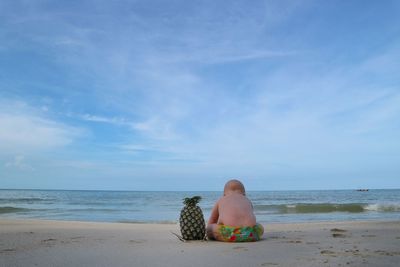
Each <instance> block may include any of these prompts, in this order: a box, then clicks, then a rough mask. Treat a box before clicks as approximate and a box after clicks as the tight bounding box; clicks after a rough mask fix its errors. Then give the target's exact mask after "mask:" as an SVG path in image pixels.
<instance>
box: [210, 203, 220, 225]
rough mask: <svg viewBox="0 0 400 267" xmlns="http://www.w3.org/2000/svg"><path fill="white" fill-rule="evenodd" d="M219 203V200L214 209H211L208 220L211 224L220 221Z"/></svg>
mask: <svg viewBox="0 0 400 267" xmlns="http://www.w3.org/2000/svg"><path fill="white" fill-rule="evenodd" d="M218 203H219V201H217V203H215V205H214V207H213V209H212V210H211V215H210V219H209V220H208V224H209V225H210V224H214V223H218V218H219V212H218Z"/></svg>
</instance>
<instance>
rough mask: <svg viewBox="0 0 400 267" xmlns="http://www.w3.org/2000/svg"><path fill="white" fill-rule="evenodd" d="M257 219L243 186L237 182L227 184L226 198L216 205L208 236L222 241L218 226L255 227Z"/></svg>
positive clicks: (232, 181)
mask: <svg viewBox="0 0 400 267" xmlns="http://www.w3.org/2000/svg"><path fill="white" fill-rule="evenodd" d="M256 223H257V222H256V217H255V215H254V212H253V205H252V204H251V202H250V200H249V199H248V198H247V197H246V195H245V189H244V186H243V184H242V183H241V182H240V181H237V180H231V181H229V182H227V183H226V185H225V188H224V196H223V197H221V198H220V199H219V200H218V201H217V203H216V204H215V205H214V207H213V209H212V211H211V215H210V219H209V220H208V224H207V236H208V237H209V238H211V239H216V240H220V241H222V238H220V236H219V231H218V225H220V224H224V225H229V226H238V227H242V226H254V225H256Z"/></svg>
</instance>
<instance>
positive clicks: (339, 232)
mask: <svg viewBox="0 0 400 267" xmlns="http://www.w3.org/2000/svg"><path fill="white" fill-rule="evenodd" d="M346 232H347V230H343V229H339V228H332V229H331V233H332V236H333V237H335V238H336V237H346V235H345V234H344V233H346Z"/></svg>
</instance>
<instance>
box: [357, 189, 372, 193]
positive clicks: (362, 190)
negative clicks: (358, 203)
mask: <svg viewBox="0 0 400 267" xmlns="http://www.w3.org/2000/svg"><path fill="white" fill-rule="evenodd" d="M356 191H358V192H368V191H369V189H357V190H356Z"/></svg>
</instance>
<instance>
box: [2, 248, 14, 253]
mask: <svg viewBox="0 0 400 267" xmlns="http://www.w3.org/2000/svg"><path fill="white" fill-rule="evenodd" d="M15 251H17V249H15V248H6V249H2V250H0V253H7V252H15Z"/></svg>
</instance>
